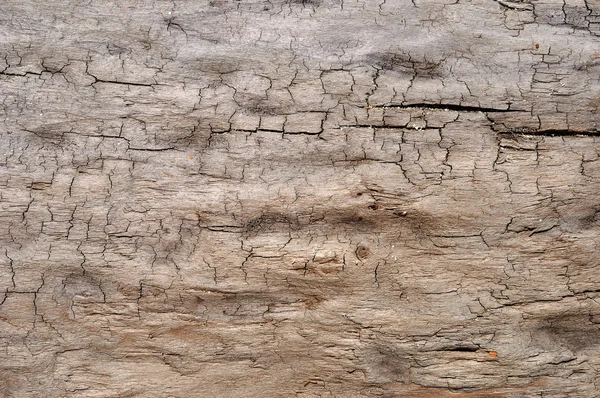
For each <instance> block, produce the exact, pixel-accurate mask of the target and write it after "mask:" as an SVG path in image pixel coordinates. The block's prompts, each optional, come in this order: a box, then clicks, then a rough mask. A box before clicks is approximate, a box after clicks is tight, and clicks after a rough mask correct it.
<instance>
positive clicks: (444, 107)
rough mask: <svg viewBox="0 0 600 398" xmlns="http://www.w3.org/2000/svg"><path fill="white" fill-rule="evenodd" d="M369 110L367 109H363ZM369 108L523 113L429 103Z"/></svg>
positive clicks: (511, 110)
mask: <svg viewBox="0 0 600 398" xmlns="http://www.w3.org/2000/svg"><path fill="white" fill-rule="evenodd" d="M363 108H367V107H363ZM368 108H370V109H373V108H384V109H385V108H390V109H410V108H423V109H440V110H449V111H457V112H496V113H500V112H523V111H522V110H517V109H508V108H507V109H501V108H486V107H480V106H467V105H457V104H428V103H414V104H402V105H384V106H369V107H368Z"/></svg>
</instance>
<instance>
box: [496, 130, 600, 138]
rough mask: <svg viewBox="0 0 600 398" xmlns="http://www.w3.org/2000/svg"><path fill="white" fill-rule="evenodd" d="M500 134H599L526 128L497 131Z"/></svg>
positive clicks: (596, 133)
mask: <svg viewBox="0 0 600 398" xmlns="http://www.w3.org/2000/svg"><path fill="white" fill-rule="evenodd" d="M497 133H498V134H500V135H539V136H545V137H560V136H591V137H595V136H599V135H600V131H598V130H592V131H578V130H554V129H548V130H528V129H514V130H508V131H498V132H497Z"/></svg>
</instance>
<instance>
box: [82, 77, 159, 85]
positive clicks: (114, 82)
mask: <svg viewBox="0 0 600 398" xmlns="http://www.w3.org/2000/svg"><path fill="white" fill-rule="evenodd" d="M96 83H109V84H123V85H126V86H139V87H153V86H157V85H158V84H147V83H132V82H118V81H112V80H102V79H98V78H96V81H95V82H94V83H93V84H96Z"/></svg>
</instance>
